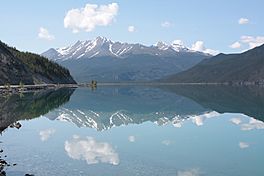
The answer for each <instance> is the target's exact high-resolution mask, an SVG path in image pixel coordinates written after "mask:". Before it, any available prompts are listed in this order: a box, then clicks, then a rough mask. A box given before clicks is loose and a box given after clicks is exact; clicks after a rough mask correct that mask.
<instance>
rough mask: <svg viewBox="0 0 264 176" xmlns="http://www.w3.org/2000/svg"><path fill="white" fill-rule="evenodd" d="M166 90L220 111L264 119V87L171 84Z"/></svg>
mask: <svg viewBox="0 0 264 176" xmlns="http://www.w3.org/2000/svg"><path fill="white" fill-rule="evenodd" d="M161 89H164V90H166V91H170V92H173V93H175V94H177V95H182V96H184V97H186V98H190V99H192V100H194V101H195V102H196V103H198V104H200V105H201V106H203V107H204V108H207V109H211V110H213V111H216V112H219V113H242V114H245V115H247V116H250V117H253V118H255V119H258V120H261V121H264V88H263V87H256V86H252V87H242V86H170V87H161Z"/></svg>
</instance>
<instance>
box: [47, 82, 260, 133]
mask: <svg viewBox="0 0 264 176" xmlns="http://www.w3.org/2000/svg"><path fill="white" fill-rule="evenodd" d="M262 90H263V89H262V88H252V87H229V86H226V87H225V86H163V87H99V88H98V89H97V90H95V91H90V90H88V89H77V90H76V91H75V93H74V94H73V96H72V98H71V101H70V102H69V103H67V104H66V105H65V106H63V107H62V108H58V109H56V110H54V111H52V112H50V113H48V114H47V115H46V117H47V118H49V119H51V120H60V121H67V122H71V123H74V124H76V125H77V126H78V127H89V128H94V129H96V130H98V131H103V130H107V129H110V128H112V127H116V126H121V125H128V124H141V123H144V122H147V121H150V122H153V123H156V124H158V125H164V124H168V123H171V124H173V125H174V126H175V127H181V126H182V123H183V121H185V120H187V119H189V120H191V121H192V122H193V123H194V124H196V125H197V126H201V125H203V123H204V121H205V120H206V119H208V118H212V117H216V116H218V115H219V114H221V113H226V112H228V113H242V114H245V115H247V116H250V117H253V118H256V119H259V120H262V121H263V120H264V108H263V107H264V93H263V91H262ZM258 122H259V123H262V122H260V121H258ZM252 123H253V122H252ZM252 123H251V126H253V125H252ZM254 124H255V123H254ZM252 128H253V127H252Z"/></svg>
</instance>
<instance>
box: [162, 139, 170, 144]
mask: <svg viewBox="0 0 264 176" xmlns="http://www.w3.org/2000/svg"><path fill="white" fill-rule="evenodd" d="M161 143H162V144H164V145H167V146H169V145H170V144H171V143H172V141H170V140H168V139H166V140H164V141H162V142H161Z"/></svg>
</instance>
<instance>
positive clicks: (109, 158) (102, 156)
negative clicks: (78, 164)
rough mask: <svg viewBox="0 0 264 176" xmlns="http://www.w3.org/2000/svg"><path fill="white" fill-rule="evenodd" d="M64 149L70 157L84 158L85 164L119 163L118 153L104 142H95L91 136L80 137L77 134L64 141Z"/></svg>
mask: <svg viewBox="0 0 264 176" xmlns="http://www.w3.org/2000/svg"><path fill="white" fill-rule="evenodd" d="M64 148H65V151H66V152H67V154H68V156H69V157H71V158H72V159H77V160H85V161H86V162H87V164H96V163H108V164H112V165H118V164H119V156H118V153H116V151H115V150H114V149H113V147H112V146H111V145H110V144H109V143H106V142H97V141H96V140H95V139H94V138H92V137H86V138H81V137H79V136H77V135H75V136H73V138H72V139H71V140H69V141H66V142H65V147H64Z"/></svg>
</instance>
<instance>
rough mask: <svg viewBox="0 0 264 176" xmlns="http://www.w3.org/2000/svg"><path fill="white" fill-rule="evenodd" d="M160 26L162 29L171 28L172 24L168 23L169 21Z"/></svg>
mask: <svg viewBox="0 0 264 176" xmlns="http://www.w3.org/2000/svg"><path fill="white" fill-rule="evenodd" d="M161 26H162V27H164V28H169V27H171V26H172V23H171V22H169V21H164V22H162V23H161Z"/></svg>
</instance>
